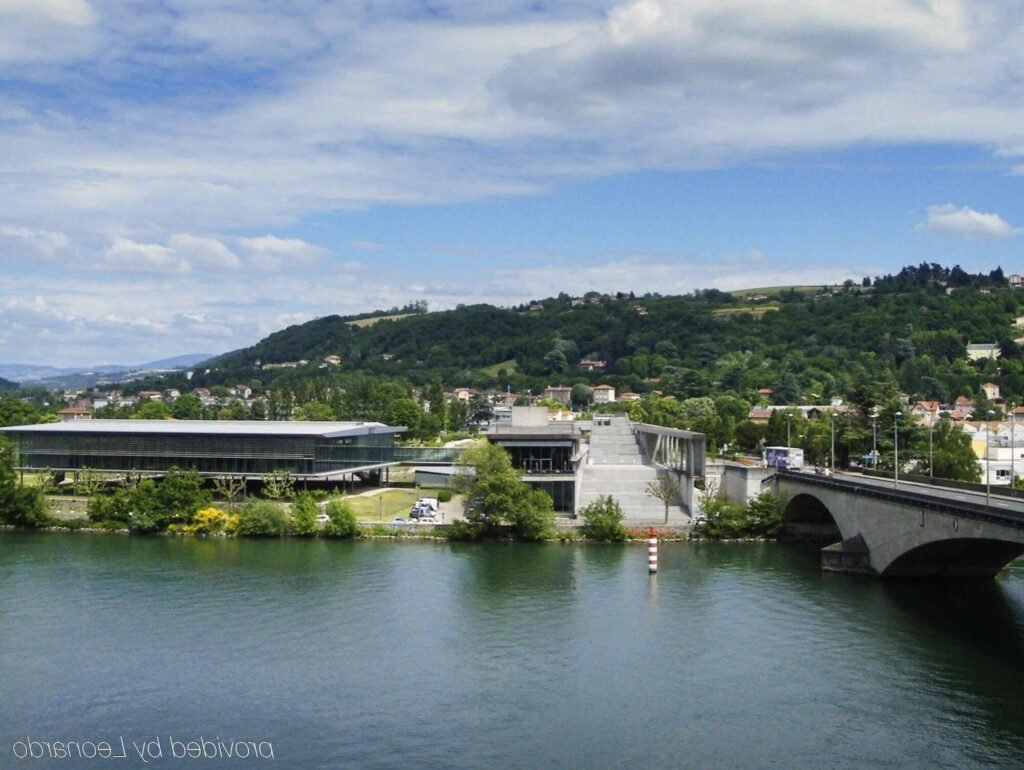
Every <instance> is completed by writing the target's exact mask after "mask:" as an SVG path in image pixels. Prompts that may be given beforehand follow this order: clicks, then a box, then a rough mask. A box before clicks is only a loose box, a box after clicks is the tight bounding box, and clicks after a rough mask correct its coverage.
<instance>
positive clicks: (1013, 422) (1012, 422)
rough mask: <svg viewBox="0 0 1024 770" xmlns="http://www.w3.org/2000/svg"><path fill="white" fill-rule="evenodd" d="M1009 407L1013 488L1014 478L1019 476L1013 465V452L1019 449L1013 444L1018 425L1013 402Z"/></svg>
mask: <svg viewBox="0 0 1024 770" xmlns="http://www.w3.org/2000/svg"><path fill="white" fill-rule="evenodd" d="M1007 407H1008V408H1009V410H1010V489H1013V481H1014V479H1016V478H1017V477H1016V476H1015V475H1014V467H1013V453H1014V452H1015V451H1017V450H1016V449H1015V448H1014V446H1013V443H1014V438H1015V437H1014V428H1016V427H1017V416H1016V415H1015V414H1014V413H1013V410H1014V406H1013V404H1012V403H1010V404H1007Z"/></svg>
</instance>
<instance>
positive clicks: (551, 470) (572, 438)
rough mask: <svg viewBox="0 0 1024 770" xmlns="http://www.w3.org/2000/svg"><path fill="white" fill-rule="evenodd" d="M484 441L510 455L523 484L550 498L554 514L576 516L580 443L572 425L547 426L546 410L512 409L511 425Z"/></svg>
mask: <svg viewBox="0 0 1024 770" xmlns="http://www.w3.org/2000/svg"><path fill="white" fill-rule="evenodd" d="M533 418H535V419H533ZM487 438H488V439H489V440H490V441H491V442H492V443H495V444H497V445H498V446H500V447H502V448H503V449H505V450H506V451H507V452H508V453H509V455H511V459H512V467H514V468H518V469H519V470H520V471H521V472H522V473H523V481H525V482H526V483H527V484H529V485H530V486H531V487H534V488H535V489H542V490H544V491H545V492H547V493H548V494H549V495H550V496H551V501H552V503H553V505H554V509H555V510H556V511H558V512H560V513H573V512H575V510H576V500H577V498H578V496H579V482H580V442H581V439H582V435H581V434H580V431H579V429H578V427H577V426H576V424H575V423H573V422H560V423H558V422H555V423H549V422H548V421H547V408H545V407H540V410H539V411H536V410H535V409H534V408H531V407H513V410H512V423H511V424H510V425H496V426H493V427H492V428H491V430H489V431H488V432H487Z"/></svg>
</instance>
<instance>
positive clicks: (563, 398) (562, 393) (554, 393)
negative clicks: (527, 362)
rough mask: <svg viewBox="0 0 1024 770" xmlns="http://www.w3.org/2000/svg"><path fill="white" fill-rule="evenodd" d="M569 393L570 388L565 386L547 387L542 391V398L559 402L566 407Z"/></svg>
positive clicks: (570, 391)
mask: <svg viewBox="0 0 1024 770" xmlns="http://www.w3.org/2000/svg"><path fill="white" fill-rule="evenodd" d="M571 393H572V388H570V387H566V386H565V385H549V386H548V387H546V388H545V389H544V398H548V399H551V400H552V401H559V402H561V403H563V404H565V405H566V406H568V404H569V397H570V394H571Z"/></svg>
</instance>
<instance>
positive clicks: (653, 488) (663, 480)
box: [645, 473, 682, 524]
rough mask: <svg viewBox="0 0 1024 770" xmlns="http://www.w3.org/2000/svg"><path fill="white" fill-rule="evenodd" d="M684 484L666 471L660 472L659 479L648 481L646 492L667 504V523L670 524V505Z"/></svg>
mask: <svg viewBox="0 0 1024 770" xmlns="http://www.w3.org/2000/svg"><path fill="white" fill-rule="evenodd" d="M680 489H682V485H681V484H680V483H679V480H678V479H673V478H672V477H671V476H669V475H668V474H666V473H659V474H658V479H657V481H649V482H647V488H646V490H645V491H646V493H647V494H648V495H649V496H651V497H654V498H656V499H658V500H661V502H662V503H663V504H664V505H665V523H666V524H668V507H669V505H671V503H672V501H673V500H675V499H676V496H677V495H678V494H679V490H680Z"/></svg>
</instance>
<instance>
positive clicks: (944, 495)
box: [777, 470, 1024, 529]
mask: <svg viewBox="0 0 1024 770" xmlns="http://www.w3.org/2000/svg"><path fill="white" fill-rule="evenodd" d="M777 475H778V478H779V479H780V480H785V481H792V482H794V483H797V484H805V485H808V486H814V487H824V488H826V489H836V490H842V491H843V492H846V493H848V494H853V495H860V496H863V497H870V498H873V499H876V500H888V501H890V502H895V503H902V504H904V505H912V506H914V507H917V508H922V509H924V510H928V511H937V512H941V513H950V514H954V515H957V516H962V517H964V518H970V519H975V520H977V521H986V522H990V523H993V524H1000V525H1002V526H1008V527H1013V528H1015V529H1024V501H1018V500H1014V499H1005V498H1003V499H992V501H991V503H990V504H988V505H986V503H985V495H984V494H982V493H978V492H969V491H965V490H962V489H952V488H948V487H936V486H928V485H919V484H913V483H912V482H904V481H901V482H899V484H895V483H894V482H893V481H892V480H890V479H876V478H867V477H863V476H859V475H854V474H841V475H836V476H817V475H813V474H810V473H806V472H803V473H801V472H798V471H785V470H780V471H779V472H778V474H777Z"/></svg>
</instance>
